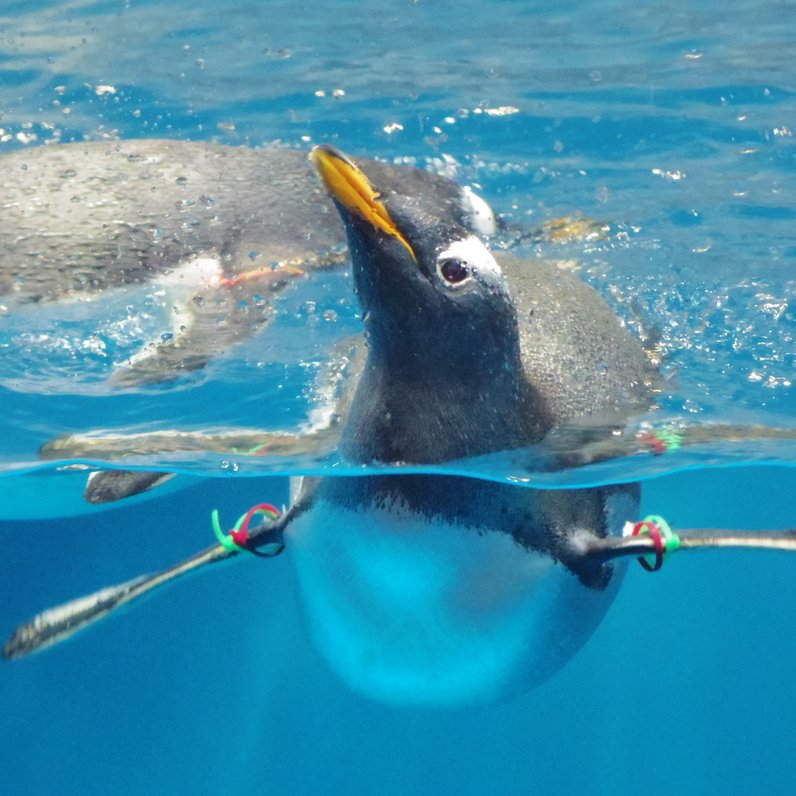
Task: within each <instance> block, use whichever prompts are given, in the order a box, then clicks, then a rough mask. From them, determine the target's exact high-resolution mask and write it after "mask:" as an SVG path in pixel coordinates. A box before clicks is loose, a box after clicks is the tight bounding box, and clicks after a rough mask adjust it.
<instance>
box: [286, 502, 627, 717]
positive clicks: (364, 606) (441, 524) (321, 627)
mask: <svg viewBox="0 0 796 796" xmlns="http://www.w3.org/2000/svg"><path fill="white" fill-rule="evenodd" d="M527 491H528V494H529V495H530V494H531V491H530V490H527ZM286 542H287V550H289V551H290V555H291V558H292V560H293V563H294V566H295V571H296V573H297V578H298V582H299V588H300V592H301V595H302V598H303V602H304V606H305V611H306V616H307V621H308V623H309V626H310V630H311V632H312V635H313V636H314V638H315V640H316V643H317V645H318V647H319V648H320V650H321V652H322V654H323V655H324V656H325V657H326V658H327V660H328V661H329V663H330V664H331V666H332V667H333V668H334V669H335V670H336V671H337V672H338V673H339V674H340V675H341V676H342V677H343V679H344V680H345V681H346V682H347V683H348V684H349V686H350V687H352V688H353V689H354V690H356V691H358V692H360V693H363V694H366V695H368V696H372V697H375V698H378V699H380V700H382V701H387V702H392V703H399V704H406V703H414V704H457V703H471V702H490V701H494V700H498V699H503V698H506V697H508V696H511V695H513V694H515V693H518V692H521V691H524V690H526V689H527V688H529V687H531V686H532V685H534V684H536V683H538V682H540V681H542V680H544V679H545V678H547V677H548V676H550V675H551V674H552V673H553V672H555V671H556V670H557V669H558V668H559V667H560V666H561V665H562V664H563V663H564V662H565V661H566V660H567V659H568V658H569V657H570V656H571V655H572V654H574V652H575V651H576V650H577V649H578V648H579V647H580V646H581V645H582V644H583V643H584V641H585V640H586V639H587V638H588V636H589V635H590V633H591V632H592V630H593V628H594V627H595V626H596V624H597V623H598V622H599V620H600V618H601V616H602V615H603V613H604V611H605V610H606V608H607V606H608V605H609V604H610V601H611V599H612V597H613V593H614V588H615V587H614V584H611V585H609V586H608V588H607V589H605V590H602V591H596V590H594V589H590V588H587V587H586V586H584V585H582V583H581V582H580V581H579V580H578V578H577V577H575V575H573V574H572V572H570V571H569V570H568V569H567V568H566V567H565V566H564V565H563V564H561V563H559V562H556V561H555V560H554V559H553V557H552V556H550V555H549V554H547V553H543V552H536V551H533V550H529V549H528V548H526V547H524V546H521V545H519V544H518V543H517V542H516V541H515V540H514V538H512V536H511V535H509V534H508V533H501V532H497V531H484V530H483V528H481V527H475V526H472V527H471V526H468V525H467V524H466V523H463V522H461V520H460V519H457V520H456V521H453V522H452V521H450V518H446V517H445V516H444V515H441V514H434V513H429V512H425V511H419V510H417V508H416V507H414V506H412V505H410V504H409V503H407V502H405V501H404V500H402V499H401V497H400V496H396V495H394V494H391V495H390V496H389V497H388V498H384V496H380V497H379V498H378V499H374V500H373V501H371V502H366V503H364V504H358V505H356V506H351V505H343V504H341V503H340V502H339V501H336V500H329V499H326V498H325V497H324V496H323V495H322V494H319V495H318V496H316V498H315V500H314V501H313V503H312V505H311V507H310V508H308V509H306V510H305V511H303V512H301V513H299V514H298V516H297V517H296V519H295V520H294V521H293V522H292V523H291V524H290V525H289V527H288V529H287V533H286ZM613 580H614V581H616V580H617V579H616V578H614V579H613Z"/></svg>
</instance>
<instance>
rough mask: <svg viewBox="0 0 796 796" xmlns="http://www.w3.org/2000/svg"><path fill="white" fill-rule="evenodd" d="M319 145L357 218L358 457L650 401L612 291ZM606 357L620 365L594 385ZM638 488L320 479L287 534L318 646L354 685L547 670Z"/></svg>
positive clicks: (391, 458)
mask: <svg viewBox="0 0 796 796" xmlns="http://www.w3.org/2000/svg"><path fill="white" fill-rule="evenodd" d="M314 158H315V161H316V165H318V168H319V170H320V172H321V174H322V176H323V178H324V181H325V182H326V184H327V187H329V189H330V192H331V193H332V196H333V197H334V198H335V201H336V204H337V205H338V209H339V210H340V213H341V215H342V217H343V220H344V222H345V223H346V227H347V231H348V236H349V246H350V249H351V252H352V258H353V264H354V277H355V283H356V288H357V293H358V296H359V299H360V301H361V303H362V308H363V312H364V316H365V323H366V327H367V332H368V353H367V360H366V361H365V363H364V365H363V367H362V369H361V374H360V375H359V377H358V379H356V380H355V383H354V384H353V386H352V387H351V394H350V395H349V396H348V397H347V398H346V399H345V400H344V401H343V406H344V410H345V415H344V418H343V427H342V442H341V449H342V451H343V452H344V454H345V455H346V457H347V458H348V459H349V460H351V461H354V462H361V463H363V464H367V463H371V462H407V463H411V464H413V465H422V464H434V465H440V464H444V463H445V462H447V461H450V460H453V459H456V458H461V457H465V456H478V455H481V454H485V453H489V452H494V451H500V450H505V449H511V448H516V447H523V446H528V445H533V444H534V443H537V442H539V441H540V440H541V439H542V438H543V437H544V436H545V435H546V434H547V433H548V432H549V431H550V430H551V429H552V428H553V427H554V426H555V425H557V424H560V423H566V422H578V421H583V420H584V419H586V418H587V417H588V416H590V415H591V416H594V417H604V416H605V415H609V416H613V417H614V418H616V417H617V416H619V414H620V413H621V412H623V411H624V412H626V411H629V407H638V406H640V405H643V404H644V402H645V401H647V402H648V401H649V395H650V382H651V380H652V378H653V373H652V369H651V368H650V366H649V364H648V362H647V360H646V358H645V356H644V354H643V352H642V351H641V349H640V347H638V346H637V345H634V343H633V341H632V340H631V339H630V337H629V335H628V334H627V332H626V331H625V330H624V329H623V328H622V327H621V326H620V324H619V322H618V321H617V319H616V317H615V316H613V314H612V313H611V312H610V310H609V309H608V308H607V307H606V306H605V305H604V303H603V302H602V300H601V299H599V297H598V296H597V294H596V293H594V292H593V291H590V289H589V288H587V287H586V286H583V285H581V284H580V283H577V285H575V283H574V282H573V281H572V279H573V278H572V277H571V276H569V275H561V277H560V278H559V276H558V274H556V273H554V272H551V271H547V270H545V267H542V269H541V270H539V269H537V268H536V267H535V264H533V263H524V264H521V263H520V262H518V261H513V262H512V263H509V264H508V267H507V268H506V269H504V268H501V266H500V265H499V263H498V261H497V260H496V259H495V258H494V257H493V256H492V255H491V254H490V253H489V252H488V250H487V249H486V248H485V247H484V246H483V244H481V243H480V242H479V241H477V240H476V239H475V238H474V237H472V236H471V235H469V234H468V233H467V232H466V231H465V230H464V229H462V228H461V227H459V226H457V225H455V224H451V223H449V222H448V221H444V220H442V219H439V218H438V217H435V216H434V215H433V214H431V213H429V212H427V211H426V210H425V209H423V208H421V207H419V206H418V205H417V204H416V203H415V202H414V201H413V199H412V197H402V196H385V197H384V198H383V199H381V198H380V197H381V196H382V194H381V193H380V192H379V186H378V184H377V183H376V182H375V181H374V182H373V185H372V186H371V184H370V182H369V180H368V179H367V177H365V176H364V175H362V174H361V172H359V170H358V169H356V167H355V166H354V165H353V164H352V163H351V162H350V161H348V160H347V159H346V158H345V157H344V156H343V155H341V154H340V153H338V152H336V151H334V150H331V149H324V150H321V151H317V150H316V153H315V155H314ZM363 197H365V198H364V199H363ZM573 326H578V327H579V328H578V329H577V330H576V329H574V328H572V327H573ZM604 360H606V361H607V364H604ZM596 371H600V372H602V373H604V375H605V379H604V380H603V381H600V380H599V379H597V378H595V379H592V382H593V383H592V384H589V385H586V384H584V383H583V379H584V378H585V376H587V375H589V374H592V373H595V372H596ZM638 501H639V488H638V486H637V485H634V484H628V485H619V486H612V487H605V488H598V489H583V490H536V489H530V488H525V487H521V486H516V485H511V484H503V483H495V482H491V481H485V480H478V479H471V478H464V477H459V476H453V475H451V476H448V475H441V474H437V473H433V474H432V473H428V474H421V475H418V474H412V475H373V476H367V477H356V478H346V477H326V478H312V479H309V478H308V479H304V481H303V483H301V485H300V488H298V489H297V491H296V497H295V501H294V503H293V506H292V508H291V511H290V512H289V514H288V515H287V517H286V518H285V521H284V532H285V541H286V550H287V551H288V554H289V555H290V557H291V559H292V561H293V563H294V565H295V570H296V573H297V577H298V582H299V585H300V590H301V593H302V596H303V599H304V603H305V606H306V613H307V620H308V624H309V626H310V628H311V629H312V632H313V635H314V637H315V638H316V641H317V642H318V645H319V648H320V649H321V651H322V652H323V654H324V655H325V657H326V658H327V659H328V661H329V662H330V664H331V665H332V666H333V667H334V668H335V669H336V670H337V671H338V672H339V673H340V675H341V676H342V677H343V678H344V679H345V680H346V682H348V684H349V685H350V686H351V687H352V688H353V689H355V690H357V691H360V692H362V693H365V694H367V695H369V696H374V697H377V698H379V699H381V700H384V701H388V702H396V703H407V702H408V703H421V704H433V703H436V704H440V703H443V704H457V703H469V702H489V701H494V700H496V699H502V698H506V697H509V696H511V695H514V694H516V693H518V692H520V691H522V690H524V689H527V688H529V687H531V686H533V685H535V684H537V683H539V682H541V681H542V680H544V679H545V678H546V677H549V676H550V675H551V674H552V673H553V672H555V671H556V670H557V669H558V668H559V667H560V666H561V665H563V663H564V662H565V661H566V660H568V659H569V658H570V657H571V656H572V655H573V654H574V652H575V651H576V650H577V649H578V648H579V647H580V646H581V645H582V644H583V643H584V642H585V641H586V639H587V638H588V637H589V635H590V634H591V633H592V632H593V630H594V628H595V627H596V626H597V624H598V623H599V621H600V618H601V617H602V616H603V614H604V613H605V611H606V609H607V608H608V606H609V605H610V603H611V601H612V599H613V597H614V595H615V593H616V589H617V586H618V582H619V575H620V570H621V565H617V564H606V563H601V562H600V561H595V559H594V558H593V557H587V556H583V555H581V552H582V550H583V549H584V546H585V544H586V543H587V540H588V539H593V538H594V537H602V536H605V535H607V534H619V533H620V532H621V528H622V526H623V525H624V523H625V522H626V521H628V520H629V519H632V518H633V517H635V516H636V513H637V511H638Z"/></svg>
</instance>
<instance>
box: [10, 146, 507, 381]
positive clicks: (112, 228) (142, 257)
mask: <svg viewBox="0 0 796 796" xmlns="http://www.w3.org/2000/svg"><path fill="white" fill-rule="evenodd" d="M368 167H369V169H370V170H373V172H374V173H375V174H378V175H379V176H380V178H381V179H382V180H383V181H384V182H385V184H386V185H397V186H404V190H408V191H409V192H410V193H416V194H417V195H419V196H424V197H427V198H428V201H429V202H430V203H433V205H434V206H436V207H442V208H444V211H443V212H444V213H445V214H448V213H449V214H450V215H451V217H453V218H455V219H457V220H458V221H459V222H461V223H465V224H466V225H468V226H469V225H470V223H471V222H472V223H473V224H476V225H481V226H482V228H484V229H489V228H490V225H493V224H494V216H492V215H491V211H490V210H489V209H488V208H487V206H486V205H485V203H483V202H482V201H480V200H478V199H477V197H474V195H473V194H472V193H471V192H469V191H467V190H464V189H461V188H459V186H458V185H456V183H454V182H452V181H450V180H447V179H445V178H442V177H439V176H437V175H434V174H431V173H429V172H425V171H422V170H419V169H413V168H409V167H397V166H390V165H387V164H381V163H374V162H370V163H369V164H368ZM0 171H2V173H3V186H4V190H3V201H2V206H3V212H2V214H0V240H1V241H2V245H0V304H2V305H5V306H4V308H3V310H4V311H9V310H12V311H13V309H14V308H15V307H19V306H23V305H29V304H35V303H39V302H51V301H66V300H74V299H76V298H84V299H85V298H96V297H98V296H101V295H102V294H103V293H105V292H107V291H109V290H113V289H116V288H124V287H128V286H132V285H140V284H145V283H150V282H152V283H155V284H157V285H159V286H163V287H165V288H166V289H167V291H171V292H172V293H173V294H174V296H175V298H174V301H173V302H172V303H175V304H177V305H178V306H177V307H176V313H175V316H174V320H175V329H174V335H173V337H170V338H169V339H168V341H167V342H166V343H163V342H159V343H158V344H157V345H152V346H149V347H148V349H147V350H145V352H142V354H141V355H139V356H136V357H134V358H133V360H131V361H130V362H129V363H126V365H127V366H126V367H123V368H122V369H121V370H120V371H118V372H117V374H116V381H117V382H118V383H120V384H133V385H134V384H141V383H147V382H153V381H162V380H164V379H169V378H173V377H174V376H175V375H177V374H179V373H180V372H184V371H190V370H195V369H197V368H201V367H202V366H204V365H205V364H206V363H207V361H209V359H210V358H212V356H213V355H215V354H216V353H219V352H221V351H224V350H226V348H227V347H228V346H229V345H230V344H231V343H234V342H237V341H238V340H241V339H243V338H245V337H247V336H249V335H251V334H252V333H253V331H255V330H257V329H258V328H261V327H262V326H263V325H264V324H265V323H267V322H268V320H270V317H271V314H270V309H269V307H268V306H267V304H264V303H263V302H262V300H259V301H254V300H252V299H253V298H254V297H255V296H267V295H268V294H270V293H273V292H275V291H277V290H280V289H281V288H282V287H283V286H284V285H285V284H286V282H288V281H290V279H291V278H293V277H294V276H296V275H300V274H301V273H302V272H305V271H307V270H310V269H313V268H318V267H321V268H322V267H325V266H328V265H331V264H335V263H336V262H338V261H339V260H340V252H339V248H340V247H341V246H342V244H343V243H344V240H345V239H344V236H343V234H342V231H341V229H340V223H339V220H338V218H337V217H336V214H335V213H334V209H333V207H332V205H331V203H330V201H329V199H328V198H327V196H326V194H325V193H324V192H323V191H322V190H321V189H320V187H319V186H318V184H317V179H316V178H315V175H314V174H313V172H312V169H311V167H310V166H309V165H308V163H307V158H306V155H305V153H302V152H299V151H295V150H291V149H287V148H283V147H277V146H272V147H266V148H262V149H251V148H247V147H229V146H222V145H218V144H206V143H190V142H178V141H167V140H157V139H153V140H139V141H136V140H133V141H101V142H89V143H75V144H61V145H54V146H50V147H39V148H35V149H25V150H22V151H17V152H13V153H10V154H7V155H3V156H2V157H0ZM171 331H172V330H169V334H171ZM166 336H167V338H168V337H169V335H168V334H167V335H166Z"/></svg>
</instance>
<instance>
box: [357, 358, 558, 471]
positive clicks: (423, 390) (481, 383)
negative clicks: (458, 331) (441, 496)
mask: <svg viewBox="0 0 796 796" xmlns="http://www.w3.org/2000/svg"><path fill="white" fill-rule="evenodd" d="M486 356H488V355H484V359H483V360H482V361H479V362H478V363H477V367H474V366H473V362H472V356H471V361H470V362H469V367H468V363H465V362H463V361H455V359H454V361H446V362H445V363H444V366H443V367H442V368H439V367H437V368H435V367H434V366H432V365H429V364H428V363H427V362H426V361H425V358H424V356H422V351H421V352H418V351H417V350H416V349H414V350H413V349H412V348H411V347H405V348H403V350H401V351H399V352H396V351H395V349H394V348H390V347H388V348H376V347H373V346H372V347H371V349H370V352H369V356H368V362H367V364H366V366H365V368H364V371H363V374H362V379H361V381H360V384H359V386H358V389H357V393H356V396H355V398H354V401H353V403H352V406H351V412H350V415H349V417H348V419H347V421H346V426H345V432H344V439H343V443H342V451H343V453H344V455H345V456H346V458H348V459H349V460H351V461H356V462H362V463H370V462H383V463H396V462H406V463H412V464H423V463H439V462H444V461H451V460H454V459H462V458H467V457H471V456H479V455H482V454H485V453H490V452H494V451H499V450H508V449H511V448H516V447H522V446H525V445H530V444H533V443H535V442H537V441H538V440H539V439H541V437H542V436H543V435H544V434H545V433H546V431H547V430H548V429H549V427H550V425H551V422H550V419H549V417H550V415H549V411H548V409H547V407H546V405H545V404H544V401H543V399H542V398H541V396H539V394H538V393H537V392H536V391H535V390H533V388H532V387H531V386H530V385H529V384H528V383H527V381H526V380H525V378H524V374H523V369H522V365H521V362H520V357H519V351H516V352H515V351H514V350H513V349H512V350H510V351H508V352H506V353H504V354H503V355H502V356H500V355H498V356H494V357H493V361H491V362H488V361H487V360H486Z"/></svg>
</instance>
